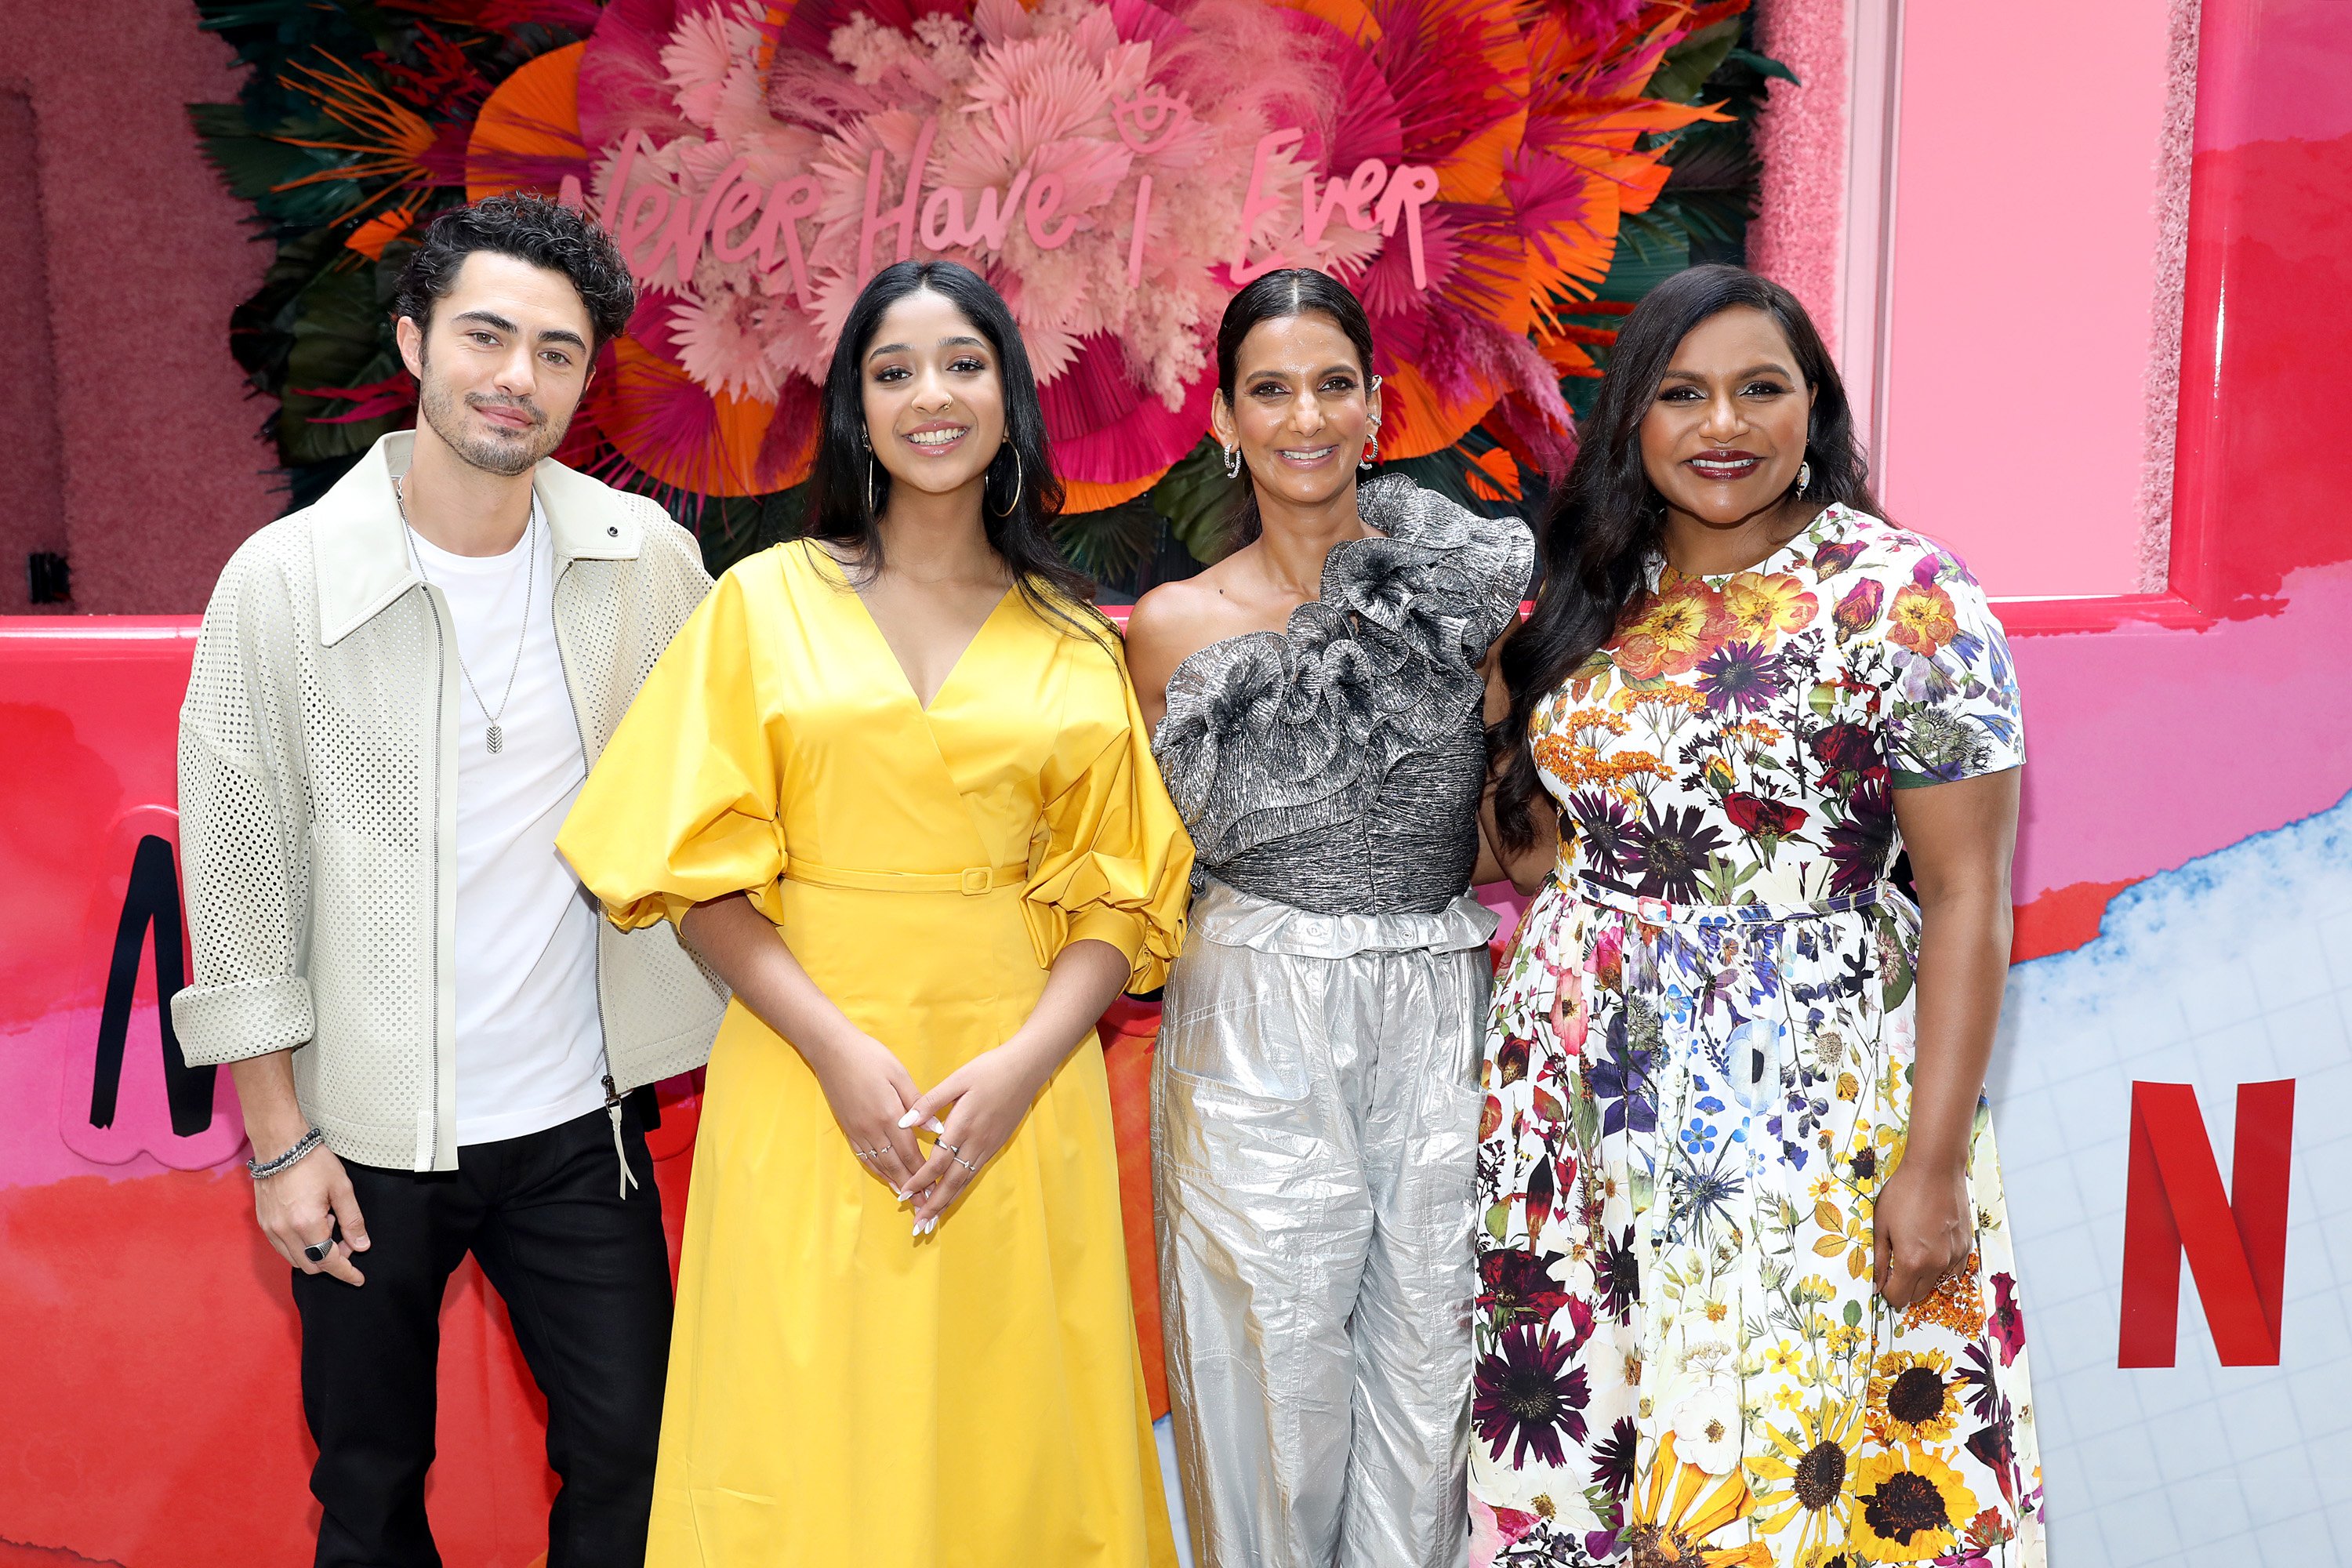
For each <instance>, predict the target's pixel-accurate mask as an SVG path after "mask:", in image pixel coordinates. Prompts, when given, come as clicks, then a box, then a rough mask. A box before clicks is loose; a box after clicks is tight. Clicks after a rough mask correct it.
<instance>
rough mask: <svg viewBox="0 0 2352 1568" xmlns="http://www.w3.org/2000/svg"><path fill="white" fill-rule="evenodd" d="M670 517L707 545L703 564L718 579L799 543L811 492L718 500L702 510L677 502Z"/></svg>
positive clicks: (795, 490)
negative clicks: (748, 560) (778, 547)
mask: <svg viewBox="0 0 2352 1568" xmlns="http://www.w3.org/2000/svg"><path fill="white" fill-rule="evenodd" d="M669 505H670V510H671V512H672V513H673V514H674V515H675V516H677V520H678V521H680V522H683V523H685V524H686V525H687V526H688V528H691V529H693V530H694V531H695V535H696V537H697V538H698V539H699V540H701V542H702V564H703V566H704V567H705V568H706V569H707V570H708V571H709V573H710V574H711V575H712V576H713V577H716V576H718V575H719V574H721V573H723V572H725V571H726V570H727V568H729V567H730V566H732V565H734V564H735V563H737V562H738V561H740V560H742V559H744V558H745V557H746V556H749V555H755V554H757V553H759V552H761V551H762V550H765V549H767V548H768V547H769V546H771V545H775V544H782V542H784V541H786V540H788V539H798V538H799V537H800V536H801V529H802V526H803V522H804V521H805V518H806V515H807V510H808V487H807V486H806V485H804V484H802V485H794V486H793V488H792V489H788V490H778V491H776V492H775V493H774V494H773V495H764V496H713V497H711V498H709V500H705V501H702V502H701V503H700V504H699V505H698V504H697V503H696V502H695V501H694V500H691V499H688V500H672V501H671V502H670V503H669Z"/></svg>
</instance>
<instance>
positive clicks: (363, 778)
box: [172, 433, 727, 1171]
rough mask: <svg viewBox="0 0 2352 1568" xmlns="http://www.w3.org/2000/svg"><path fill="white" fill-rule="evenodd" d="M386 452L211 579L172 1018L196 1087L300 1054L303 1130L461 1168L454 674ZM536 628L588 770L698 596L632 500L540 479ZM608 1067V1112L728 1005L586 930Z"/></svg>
mask: <svg viewBox="0 0 2352 1568" xmlns="http://www.w3.org/2000/svg"><path fill="white" fill-rule="evenodd" d="M413 440H414V437H411V436H409V435H407V434H405V433H404V434H400V435H394V436H387V437H384V438H383V440H381V441H379V442H377V443H376V445H375V447H374V448H373V450H372V451H370V452H369V453H368V455H367V456H366V457H365V458H362V459H361V461H360V464H359V466H358V467H357V468H353V469H352V471H351V472H350V473H349V474H347V475H345V476H344V478H343V479H342V480H341V483H339V484H337V485H336V486H335V488H334V489H331V490H330V491H329V492H328V493H327V494H326V495H325V496H324V497H323V498H321V499H320V500H319V501H318V503H317V504H316V505H313V506H310V507H307V508H305V509H304V510H301V511H298V512H296V513H294V514H293V515H292V516H290V517H287V518H283V519H281V520H280V521H277V522H273V523H271V524H270V525H269V526H268V527H267V528H264V529H263V530H261V531H259V532H258V533H256V534H255V535H254V536H253V537H252V538H250V539H248V540H247V541H246V542H245V543H244V544H243V545H242V546H241V547H240V548H239V549H238V550H237V552H236V555H235V556H233V557H232V558H231V559H230V561H229V563H228V566H227V568H226V570H225V571H224V572H222V574H221V579H220V584H219V586H218V587H216V588H215V590H214V592H213V597H212V603H211V604H210V605H207V606H206V607H205V623H204V629H203V631H202V633H201V634H200V635H199V636H198V637H197V639H196V659H195V669H194V673H193V675H192V676H191V677H190V679H189V681H188V696H187V700H186V702H185V703H184V706H183V707H182V708H181V710H180V853H181V859H182V863H183V865H184V868H185V872H186V876H187V879H188V889H189V896H188V916H189V926H190V930H191V935H192V938H193V942H194V950H195V983H194V984H192V985H190V986H189V987H188V988H187V989H186V990H184V991H182V992H181V993H180V994H178V995H176V996H174V997H173V999H172V1021H173V1025H174V1026H175V1027H176V1029H177V1031H178V1033H179V1037H180V1047H181V1049H182V1050H183V1051H184V1052H185V1053H186V1056H187V1059H188V1061H189V1062H190V1063H191V1064H197V1063H204V1062H230V1061H236V1060H239V1059H242V1058H247V1057H255V1056H260V1055H262V1054H263V1053H265V1052H268V1051H278V1050H285V1049H287V1048H288V1047H296V1048H295V1050H294V1087H295V1092H296V1093H297V1095H298V1096H299V1098H300V1100H301V1102H302V1108H303V1110H305V1111H306V1112H307V1113H308V1114H309V1116H310V1120H311V1121H312V1122H314V1123H315V1124H316V1125H317V1126H318V1128H319V1129H320V1131H322V1132H324V1133H325V1134H326V1137H327V1142H328V1145H329V1146H330V1147H331V1148H332V1149H333V1150H334V1151H335V1152H337V1153H338V1154H340V1155H341V1156H343V1157H344V1158H346V1159H350V1160H356V1161H359V1162H361V1163H364V1164H370V1165H380V1166H389V1167H392V1168H394V1169H408V1170H417V1171H425V1170H436V1171H446V1170H453V1169H455V1168H456V1167H457V1054H456V1050H455V1048H454V1031H455V1024H456V1016H457V985H456V980H455V978H454V974H455V971H454V965H453V955H452V952H451V947H452V945H453V943H454V942H455V940H456V931H457V681H458V672H457V644H456V639H455V637H454V636H453V635H452V632H451V626H452V623H451V621H450V617H449V606H448V602H447V601H446V599H444V598H443V597H442V595H441V592H440V590H439V589H437V588H435V587H433V586H432V585H430V584H427V583H426V582H425V580H424V579H423V578H421V577H419V576H418V575H417V574H416V572H415V567H414V566H413V564H412V558H411V556H410V553H409V551H408V548H407V540H406V537H405V534H404V528H403V524H402V522H401V519H400V512H399V510H398V506H397V503H396V501H395V500H394V495H393V488H392V485H393V479H394V476H395V475H397V474H399V473H402V472H404V471H405V470H406V468H407V467H408V457H409V450H410V445H411V442H412V441H413ZM531 484H532V489H533V490H534V491H535V492H536V494H537V496H538V498H539V503H540V506H541V510H543V512H544V513H545V515H546V518H547V521H548V527H549V531H550V532H551V535H552V536H553V540H554V545H555V563H556V564H555V595H554V603H555V633H556V646H557V647H558V649H559V650H560V652H561V654H562V662H563V673H564V677H565V680H566V683H567V684H568V685H569V686H570V688H571V691H572V710H573V711H574V712H575V713H576V714H577V715H578V717H579V721H580V731H581V737H580V738H581V743H582V745H583V747H584V748H585V750H586V752H587V756H588V761H589V763H590V764H591V765H592V766H593V764H594V763H595V761H596V759H597V758H598V757H599V756H600V755H602V754H603V752H604V744H605V742H607V741H608V740H610V739H611V737H612V733H613V730H614V726H615V725H617V724H619V722H620V721H621V715H622V713H623V712H624V711H625V710H626V709H627V707H628V705H629V702H630V700H631V699H632V698H634V697H635V695H636V690H637V687H638V686H639V684H640V683H642V682H643V681H644V679H645V678H646V673H647V672H648V671H650V670H651V669H652V668H653V666H654V660H655V659H656V658H659V657H660V656H661V652H662V650H663V649H664V648H666V647H668V646H669V640H670V638H671V637H672V636H673V635H675V634H676V632H677V628H678V626H680V624H682V623H683V622H684V621H685V619H686V617H687V616H688V613H689V612H690V611H692V610H693V608H694V606H695V605H698V604H699V603H700V602H701V600H702V596H703V595H704V593H705V592H707V591H708V590H709V586H710V579H709V576H708V575H707V574H705V573H704V572H703V569H702V558H701V555H700V552H698V550H697V549H696V547H695V542H694V539H693V537H692V536H691V535H689V534H688V532H687V531H685V530H684V529H681V528H679V527H678V526H677V524H676V523H674V522H672V521H670V520H669V518H668V517H667V515H666V514H664V512H663V511H662V510H661V509H660V508H659V507H658V506H656V505H655V504H654V503H653V502H652V501H650V500H646V499H645V498H643V497H640V496H632V495H627V494H625V493H624V492H622V491H619V490H615V489H612V488H611V487H609V486H607V485H604V484H602V483H599V482H598V481H597V480H595V479H590V478H589V477H588V476H586V475H585V474H580V473H575V472H573V471H572V470H571V469H570V468H564V467H563V466H562V465H561V464H559V463H556V462H554V461H552V460H550V461H547V462H542V463H541V464H540V465H539V468H538V471H537V472H536V474H535V475H534V476H533V478H532V480H531ZM596 923H597V929H598V932H599V938H598V949H597V957H598V963H597V973H596V991H597V1001H598V1003H599V1005H600V1006H601V1008H602V1011H603V1015H604V1049H605V1055H606V1058H607V1060H608V1062H609V1064H610V1068H611V1071H612V1074H613V1077H614V1080H615V1081H616V1082H617V1083H618V1085H619V1087H620V1088H621V1089H622V1090H624V1091H626V1090H628V1089H634V1088H635V1087H637V1086H638V1085H641V1084H646V1083H651V1082H653V1081H654V1080H655V1079H662V1078H667V1077H669V1076H671V1075H673V1074H676V1073H680V1072H684V1071H685V1070H687V1069H688V1068H692V1067H695V1066H698V1065H699V1064H700V1063H701V1062H702V1061H703V1060H704V1059H705V1058H708V1057H709V1054H710V1041H711V1037H712V1036H713V1035H714V1034H715V1033H716V1032H717V1030H718V1027H719V1016H720V1014H721V1013H722V1012H723V1011H724V1010H725V1007H726V1002H727V994H726V990H725V988H724V987H723V986H722V985H721V984H719V982H718V980H717V979H716V978H714V977H713V976H711V975H710V974H709V973H708V972H706V971H705V970H704V969H703V968H702V967H701V966H700V965H698V964H697V963H695V962H694V961H693V959H692V958H691V957H689V956H688V954H687V953H686V952H685V951H684V950H683V949H681V948H680V947H679V946H678V944H677V938H676V936H675V935H673V934H672V932H671V931H670V929H669V927H668V925H667V922H664V923H662V924H658V925H654V926H649V927H647V928H646V929H645V930H643V931H634V932H630V933H628V934H625V935H624V934H623V933H621V932H619V931H614V929H613V927H612V925H611V924H610V923H609V922H608V921H597V922H596Z"/></svg>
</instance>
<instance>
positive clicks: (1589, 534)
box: [1487, 265, 1878, 849]
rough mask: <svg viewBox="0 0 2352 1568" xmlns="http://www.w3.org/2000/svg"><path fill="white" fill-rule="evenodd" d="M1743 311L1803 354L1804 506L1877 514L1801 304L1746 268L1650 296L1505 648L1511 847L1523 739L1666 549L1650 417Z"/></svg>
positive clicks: (1506, 818) (1630, 321) (1526, 791)
mask: <svg viewBox="0 0 2352 1568" xmlns="http://www.w3.org/2000/svg"><path fill="white" fill-rule="evenodd" d="M1743 306H1745V307H1747V308H1748V309H1750V310H1761V311H1763V312H1764V313H1765V314H1766V315H1768V316H1769V317H1771V318H1772V320H1773V321H1775V322H1776V323H1778V324H1779V326H1780V332H1781V335H1782V336H1784V337H1786V338H1787V339H1788V340H1789V349H1790V353H1793V354H1794V355H1795V356H1796V360H1797V365H1796V368H1797V374H1799V375H1800V376H1801V377H1802V378H1803V380H1804V383H1805V384H1806V385H1807V386H1809V387H1811V388H1812V389H1813V412H1812V419H1811V424H1810V425H1809V426H1807V427H1806V432H1805V461H1806V462H1808V463H1810V464H1811V465H1812V479H1811V484H1809V485H1808V486H1807V487H1806V489H1805V499H1806V500H1819V501H1821V502H1822V503H1823V504H1827V503H1830V502H1832V501H1836V502H1843V504H1844V505H1847V506H1850V507H1853V508H1854V509H1855V510H1858V511H1866V512H1871V513H1873V514H1877V513H1878V502H1877V500H1875V499H1874V498H1873V497H1872V495H1871V493H1870V479H1869V466H1868V465H1867V464H1866V463H1865V462H1864V459H1863V456H1862V451H1861V448H1860V447H1858V446H1857V445H1856V444H1855V441H1854V434H1853V409H1852V408H1851V407H1850V406H1849V405H1848V404H1847V403H1846V396H1845V384H1844V383H1843V382H1842V381H1840V380H1839V379H1838V373H1837V366H1836V365H1835V364H1833V363H1831V360H1830V355H1829V350H1828V349H1826V348H1824V347H1823V346H1822V335H1821V333H1820V332H1818V331H1814V330H1813V323H1812V319H1811V317H1809V316H1807V315H1806V314H1805V308H1804V307H1803V306H1802V305H1801V304H1799V303H1798V302H1797V297H1796V296H1795V295H1793V294H1791V293H1790V292H1789V291H1788V290H1787V289H1783V288H1781V287H1780V285H1779V284H1778V283H1774V282H1772V281H1770V280H1769V279H1763V278H1759V277H1758V276H1756V274H1754V273H1753V272H1750V271H1748V269H1747V268H1742V267H1725V266H1719V265H1710V266H1706V267H1694V268H1690V270H1688V271H1687V272H1681V273H1677V274H1675V276H1674V277H1672V278H1669V279H1666V280H1665V281H1664V283H1661V284H1660V285H1658V287H1656V288H1655V289H1652V290H1651V291H1650V292H1649V293H1648V294H1647V295H1646V296H1645V297H1643V300H1642V302H1641V304H1639V305H1638V306H1636V307H1634V310H1633V314H1632V315H1630V316H1628V317H1627V318H1626V319H1625V325H1624V327H1623V329H1622V330H1621V331H1619V333H1618V335H1617V347H1616V350H1615V352H1614V353H1612V355H1611V356H1610V362H1609V373H1608V374H1606V375H1604V376H1602V377H1601V387H1600V390H1599V392H1598V393H1597V394H1596V395H1595V396H1594V398H1593V402H1592V413H1591V416H1588V417H1587V418H1586V419H1585V420H1584V423H1583V427H1582V429H1580V431H1579V432H1578V435H1579V437H1580V442H1581V444H1580V446H1579V447H1577V452H1576V461H1575V462H1574V463H1573V464H1572V465H1570V468H1569V470H1568V478H1567V479H1565V480H1564V481H1563V482H1562V483H1561V485H1560V488H1559V489H1558V490H1556V491H1554V492H1553V494H1552V500H1551V506H1550V508H1549V510H1548V511H1547V513H1546V515H1545V518H1544V523H1543V527H1542V529H1541V531H1540V533H1541V542H1540V543H1539V544H1538V550H1539V551H1540V552H1541V553H1542V557H1543V572H1544V577H1543V586H1542V587H1541V588H1540V589H1539V590H1538V592H1537V595H1536V606H1535V613H1534V614H1533V615H1531V616H1528V621H1527V624H1526V625H1525V626H1521V627H1520V628H1519V629H1518V631H1517V634H1516V635H1514V636H1513V637H1511V639H1510V640H1509V641H1508V642H1507V643H1505V644H1504V645H1503V655H1502V669H1503V680H1504V683H1505V684H1506V685H1507V686H1508V687H1509V689H1510V693H1511V710H1510V715H1509V717H1507V718H1506V719H1505V720H1503V721H1502V722H1500V723H1498V724H1496V726H1495V728H1494V729H1493V730H1492V731H1489V732H1488V736H1487V740H1488V744H1489V748H1490V750H1491V751H1492V752H1494V753H1495V758H1496V764H1497V768H1498V777H1497V779H1496V789H1495V822H1496V827H1497V828H1498V829H1499V830H1500V832H1501V835H1502V838H1503V842H1504V844H1505V845H1506V846H1507V847H1511V848H1514V849H1524V848H1526V847H1528V844H1530V843H1531V842H1532V841H1533V839H1534V837H1535V828H1534V825H1533V823H1532V821H1531V820H1530V818H1529V816H1528V806H1529V805H1531V804H1532V803H1533V802H1534V800H1535V797H1536V794H1537V792H1538V790H1539V789H1540V788H1541V787H1542V781H1541V779H1540V778H1539V777H1538V773H1537V772H1536V760H1535V753H1534V752H1532V751H1531V750H1530V749H1529V746H1528V721H1529V720H1530V719H1531V718H1532V717H1533V716H1534V713H1535V710H1536V708H1537V706H1538V704H1539V703H1541V702H1542V701H1543V700H1545V699H1546V698H1548V697H1549V696H1550V695H1551V694H1552V693H1553V692H1554V691H1556V690H1558V689H1559V688H1560V686H1561V685H1562V684H1564V683H1565V682H1566V681H1567V680H1568V679H1569V678H1570V676H1572V675H1574V674H1575V673H1576V670H1577V668H1578V667H1580V665H1582V664H1583V663H1584V662H1585V660H1587V659H1588V658H1591V657H1592V655H1593V654H1594V653H1595V652H1597V651H1598V650H1599V649H1600V647H1601V645H1602V644H1603V643H1606V642H1607V641H1608V640H1609V637H1610V635H1611V634H1612V632H1614V631H1615V630H1616V627H1617V622H1618V618H1619V617H1620V616H1622V615H1623V614H1624V613H1625V609H1626V606H1627V605H1630V604H1631V603H1632V602H1633V596H1634V595H1635V594H1636V593H1637V592H1638V591H1639V590H1640V588H1641V586H1642V578H1643V564H1644V563H1645V562H1646V561H1647V560H1648V558H1649V557H1650V556H1651V555H1653V554H1655V553H1657V552H1659V550H1660V549H1661V548H1662V547H1663V542H1664V536H1665V521H1666V512H1665V503H1664V500H1662V499H1661V498H1660V497H1659V495H1658V492H1657V489H1656V488H1655V487H1654V486H1653V485H1652V484H1651V483H1650V476H1649V474H1648V472H1647V470H1646V469H1644V468H1643V466H1642V420H1643V416H1646V415H1647V414H1648V413H1649V411H1650V405H1651V404H1652V403H1654V401H1656V398H1657V395H1658V384H1659V383H1660V382H1661V381H1663V380H1664V378H1665V374H1666V367H1667V366H1668V365H1670V364H1672V363H1674V357H1675V350H1676V349H1678V348H1680V347H1681V346H1682V342H1683V339H1685V337H1687V336H1689V335H1690V332H1691V330H1692V329H1693V328H1695V327H1696V326H1697V325H1698V324H1699V323H1700V322H1701V321H1706V320H1707V319H1708V318H1709V317H1712V316H1715V315H1717V314H1719V313H1721V312H1722V311H1725V310H1738V309H1739V308H1741V307H1743Z"/></svg>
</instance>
